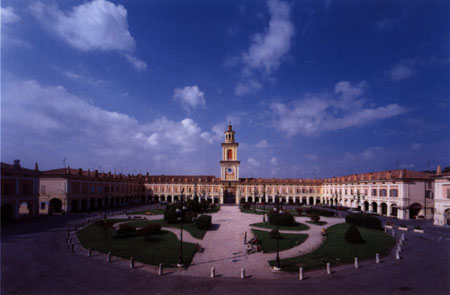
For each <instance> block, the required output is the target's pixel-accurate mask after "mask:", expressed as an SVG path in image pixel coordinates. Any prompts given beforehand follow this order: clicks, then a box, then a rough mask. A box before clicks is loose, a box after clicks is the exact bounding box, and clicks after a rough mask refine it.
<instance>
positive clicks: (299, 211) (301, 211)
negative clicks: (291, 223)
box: [296, 208, 303, 216]
mask: <svg viewBox="0 0 450 295" xmlns="http://www.w3.org/2000/svg"><path fill="white" fill-rule="evenodd" d="M296 210H297V213H298V215H299V216H300V215H302V213H303V208H297V209H296Z"/></svg>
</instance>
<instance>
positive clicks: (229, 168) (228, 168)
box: [225, 167, 233, 174]
mask: <svg viewBox="0 0 450 295" xmlns="http://www.w3.org/2000/svg"><path fill="white" fill-rule="evenodd" d="M225 172H226V173H227V174H233V168H232V167H227V169H226V170H225Z"/></svg>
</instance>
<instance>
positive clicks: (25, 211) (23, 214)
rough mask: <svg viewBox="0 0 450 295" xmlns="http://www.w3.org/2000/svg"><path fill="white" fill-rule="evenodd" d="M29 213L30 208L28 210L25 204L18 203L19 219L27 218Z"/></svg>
mask: <svg viewBox="0 0 450 295" xmlns="http://www.w3.org/2000/svg"><path fill="white" fill-rule="evenodd" d="M30 212H31V211H30V208H29V206H28V203H27V202H22V203H20V206H19V215H20V217H28V216H30Z"/></svg>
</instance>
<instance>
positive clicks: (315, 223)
mask: <svg viewBox="0 0 450 295" xmlns="http://www.w3.org/2000/svg"><path fill="white" fill-rule="evenodd" d="M306 223H309V224H314V225H325V224H327V222H326V221H317V222H315V221H306Z"/></svg>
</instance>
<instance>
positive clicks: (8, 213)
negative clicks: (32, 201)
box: [1, 203, 14, 222]
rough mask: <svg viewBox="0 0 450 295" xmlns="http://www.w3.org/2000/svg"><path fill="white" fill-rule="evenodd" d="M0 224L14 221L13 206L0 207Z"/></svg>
mask: <svg viewBox="0 0 450 295" xmlns="http://www.w3.org/2000/svg"><path fill="white" fill-rule="evenodd" d="M1 213H2V222H8V221H12V220H14V205H12V204H9V203H6V204H3V205H2V210H1Z"/></svg>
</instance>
